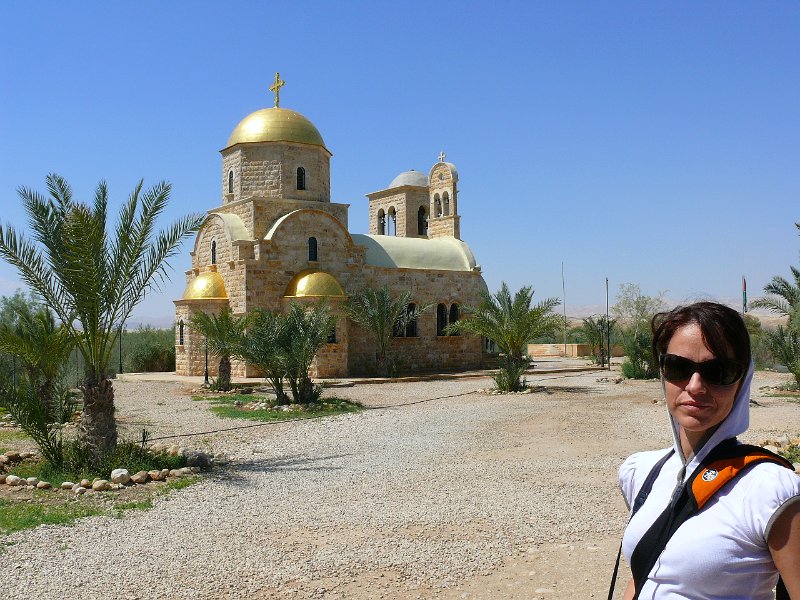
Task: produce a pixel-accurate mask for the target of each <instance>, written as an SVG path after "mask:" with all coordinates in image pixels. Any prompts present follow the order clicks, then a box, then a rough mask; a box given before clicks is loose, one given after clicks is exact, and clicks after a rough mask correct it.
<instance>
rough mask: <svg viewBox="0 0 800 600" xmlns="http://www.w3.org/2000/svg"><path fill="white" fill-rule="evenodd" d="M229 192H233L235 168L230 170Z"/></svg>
mask: <svg viewBox="0 0 800 600" xmlns="http://www.w3.org/2000/svg"><path fill="white" fill-rule="evenodd" d="M228 193H229V194H232V193H233V169H231V170H230V171H228Z"/></svg>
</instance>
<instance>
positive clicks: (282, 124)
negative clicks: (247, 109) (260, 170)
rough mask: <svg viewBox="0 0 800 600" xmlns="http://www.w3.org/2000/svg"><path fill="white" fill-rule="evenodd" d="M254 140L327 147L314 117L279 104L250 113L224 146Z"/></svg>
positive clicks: (228, 146) (227, 146)
mask: <svg viewBox="0 0 800 600" xmlns="http://www.w3.org/2000/svg"><path fill="white" fill-rule="evenodd" d="M251 142H297V143H299V144H310V145H313V146H321V147H323V148H325V142H324V141H323V140H322V135H320V133H319V130H318V129H317V128H316V127H315V126H314V124H313V123H312V122H311V121H309V120H308V119H307V118H305V117H304V116H303V115H301V114H300V113H299V112H295V111H293V110H289V109H286V108H278V107H275V108H262V109H261V110H257V111H256V112H254V113H251V114H249V115H247V116H246V117H245V118H244V119H242V120H241V122H240V123H239V124H238V125H237V126H236V129H234V130H233V133H231V137H230V138H228V143H227V145H226V146H225V147H226V148H230V147H231V146H233V145H235V144H246V143H251ZM325 150H328V149H327V148H325Z"/></svg>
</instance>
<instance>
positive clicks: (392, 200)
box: [367, 186, 430, 237]
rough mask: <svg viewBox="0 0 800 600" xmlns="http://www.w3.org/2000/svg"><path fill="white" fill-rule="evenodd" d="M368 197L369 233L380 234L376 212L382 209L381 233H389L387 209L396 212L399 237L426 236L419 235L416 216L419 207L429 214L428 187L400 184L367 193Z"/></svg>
mask: <svg viewBox="0 0 800 600" xmlns="http://www.w3.org/2000/svg"><path fill="white" fill-rule="evenodd" d="M367 198H369V233H370V235H381V234H380V232H379V219H378V213H379V212H380V211H381V210H383V213H384V215H385V219H386V226H385V228H384V232H383V235H389V231H390V229H389V210H390V209H392V208H393V209H394V210H395V212H396V221H397V232H396V234H395V235H397V236H399V237H426V236H425V235H419V228H418V226H417V216H418V211H419V209H420V207H422V208H424V209H425V214H426V216H428V215H429V214H430V212H429V209H428V205H429V203H430V200H429V198H428V188H426V187H416V186H402V187H399V188H392V189H389V190H383V191H380V192H375V193H373V194H367Z"/></svg>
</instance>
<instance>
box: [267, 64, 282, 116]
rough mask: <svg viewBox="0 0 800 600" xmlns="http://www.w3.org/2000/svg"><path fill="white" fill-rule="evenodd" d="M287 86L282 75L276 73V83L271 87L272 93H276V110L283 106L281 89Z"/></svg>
mask: <svg viewBox="0 0 800 600" xmlns="http://www.w3.org/2000/svg"><path fill="white" fill-rule="evenodd" d="M285 85H286V82H285V81H284V80H283V79H281V74H280V73H277V72H276V73H275V81H274V82H273V83H272V85H271V86H269V91H270V92H275V108H278V107H279V106H280V105H281V88H282V87H283V86H285Z"/></svg>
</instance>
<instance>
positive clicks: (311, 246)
mask: <svg viewBox="0 0 800 600" xmlns="http://www.w3.org/2000/svg"><path fill="white" fill-rule="evenodd" d="M308 260H317V238H315V237H310V238H308Z"/></svg>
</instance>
